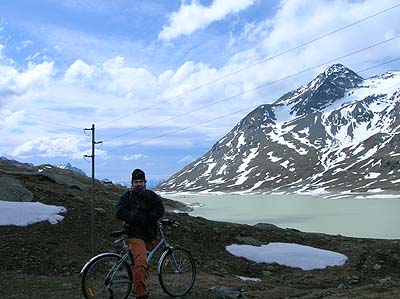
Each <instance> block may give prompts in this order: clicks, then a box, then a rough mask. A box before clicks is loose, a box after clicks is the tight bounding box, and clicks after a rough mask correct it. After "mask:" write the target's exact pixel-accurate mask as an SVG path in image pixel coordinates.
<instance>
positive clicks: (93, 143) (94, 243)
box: [83, 124, 103, 256]
mask: <svg viewBox="0 0 400 299" xmlns="http://www.w3.org/2000/svg"><path fill="white" fill-rule="evenodd" d="M83 130H84V131H92V154H91V155H84V157H85V158H91V159H92V194H91V197H92V202H91V213H92V225H91V226H92V227H91V230H92V256H94V255H95V253H96V238H95V221H94V220H95V219H94V218H95V215H94V211H95V210H94V158H95V145H96V144H99V143H103V141H98V142H97V141H95V126H94V124H92V127H91V128H90V129H83Z"/></svg>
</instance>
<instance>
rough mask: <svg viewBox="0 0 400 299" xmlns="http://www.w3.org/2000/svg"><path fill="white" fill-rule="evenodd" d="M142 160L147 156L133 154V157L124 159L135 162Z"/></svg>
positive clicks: (129, 156) (126, 156)
mask: <svg viewBox="0 0 400 299" xmlns="http://www.w3.org/2000/svg"><path fill="white" fill-rule="evenodd" d="M141 158H147V156H146V155H143V154H133V155H125V156H124V157H123V159H124V160H125V161H135V160H139V159H141Z"/></svg>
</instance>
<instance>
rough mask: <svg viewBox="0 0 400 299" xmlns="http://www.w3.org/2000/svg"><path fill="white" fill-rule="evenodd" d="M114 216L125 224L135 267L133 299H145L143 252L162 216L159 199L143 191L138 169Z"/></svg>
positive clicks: (149, 247)
mask: <svg viewBox="0 0 400 299" xmlns="http://www.w3.org/2000/svg"><path fill="white" fill-rule="evenodd" d="M116 210H117V211H116V216H117V218H118V219H120V220H123V221H125V223H126V224H127V225H128V236H129V237H130V240H129V249H130V250H131V252H132V255H133V258H134V261H135V265H134V267H133V284H134V290H133V291H134V293H135V296H136V298H138V299H139V298H140V299H144V298H148V293H147V289H146V284H147V272H148V270H149V266H148V264H147V261H146V258H147V249H151V248H152V247H153V246H154V244H155V239H156V238H157V220H158V219H160V218H161V217H162V216H163V214H164V205H163V203H162V201H161V198H160V197H159V196H158V195H157V194H156V193H155V192H153V191H151V190H147V189H146V178H145V173H144V172H143V170H141V169H135V170H134V171H133V172H132V189H131V190H129V191H126V192H125V193H124V194H122V195H121V197H120V198H119V200H118V203H117V205H116Z"/></svg>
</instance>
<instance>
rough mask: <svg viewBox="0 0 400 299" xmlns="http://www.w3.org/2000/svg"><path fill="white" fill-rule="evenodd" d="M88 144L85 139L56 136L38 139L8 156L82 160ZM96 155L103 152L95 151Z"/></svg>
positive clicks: (19, 147) (87, 152)
mask: <svg viewBox="0 0 400 299" xmlns="http://www.w3.org/2000/svg"><path fill="white" fill-rule="evenodd" d="M89 146H90V145H89V142H88V141H87V138H85V137H82V138H77V136H70V135H62V134H57V135H54V136H46V137H39V138H36V139H33V140H31V141H28V142H25V143H23V144H21V145H19V146H17V147H16V148H15V149H14V150H13V151H12V152H10V153H9V155H11V156H13V157H17V158H18V157H19V158H26V157H30V156H41V157H51V158H54V157H70V158H73V159H82V158H83V155H84V154H89V153H90V150H89V149H88V148H89ZM96 154H97V155H102V154H104V151H101V150H97V151H96Z"/></svg>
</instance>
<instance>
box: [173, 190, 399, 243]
mask: <svg viewBox="0 0 400 299" xmlns="http://www.w3.org/2000/svg"><path fill="white" fill-rule="evenodd" d="M165 196H166V197H168V198H171V199H174V200H178V201H180V202H183V203H188V204H192V205H193V206H194V211H193V212H191V213H190V214H191V215H193V216H202V217H204V218H207V219H211V220H218V221H227V222H236V223H244V224H250V225H253V224H256V223H262V222H264V223H272V224H275V225H277V226H279V227H283V228H295V229H299V230H301V231H305V232H321V233H328V234H333V235H336V234H340V235H344V236H351V237H366V238H384V239H400V230H399V227H400V196H396V195H390V196H383V195H378V194H377V195H373V194H371V195H369V196H368V197H365V196H349V195H338V196H334V197H328V198H327V196H322V195H321V196H316V195H312V196H311V195H288V194H269V195H182V194H180V195H176V194H175V195H172V194H168V195H165Z"/></svg>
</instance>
